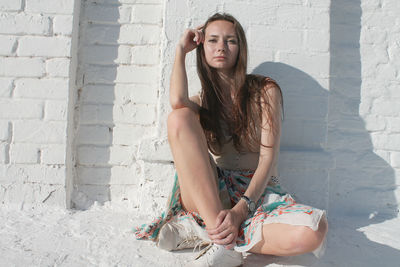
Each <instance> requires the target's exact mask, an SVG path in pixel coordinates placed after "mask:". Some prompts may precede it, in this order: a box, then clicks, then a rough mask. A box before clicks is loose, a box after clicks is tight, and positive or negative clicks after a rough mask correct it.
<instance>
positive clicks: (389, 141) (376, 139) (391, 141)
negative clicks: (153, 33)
mask: <svg viewBox="0 0 400 267" xmlns="http://www.w3.org/2000/svg"><path fill="white" fill-rule="evenodd" d="M371 140H372V144H373V146H374V148H375V149H382V150H390V151H400V134H399V133H393V134H386V133H372V134H371Z"/></svg>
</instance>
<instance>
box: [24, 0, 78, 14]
mask: <svg viewBox="0 0 400 267" xmlns="http://www.w3.org/2000/svg"><path fill="white" fill-rule="evenodd" d="M74 3H75V1H71V0H58V1H52V0H26V7H25V10H26V12H32V13H54V14H72V12H73V10H74Z"/></svg>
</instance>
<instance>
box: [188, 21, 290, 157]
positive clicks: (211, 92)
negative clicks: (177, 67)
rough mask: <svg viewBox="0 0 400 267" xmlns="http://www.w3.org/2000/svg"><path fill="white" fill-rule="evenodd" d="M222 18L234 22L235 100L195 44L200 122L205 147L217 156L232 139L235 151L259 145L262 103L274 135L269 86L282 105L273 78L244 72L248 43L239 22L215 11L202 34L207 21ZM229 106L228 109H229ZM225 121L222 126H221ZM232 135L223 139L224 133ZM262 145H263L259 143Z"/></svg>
mask: <svg viewBox="0 0 400 267" xmlns="http://www.w3.org/2000/svg"><path fill="white" fill-rule="evenodd" d="M217 20H225V21H229V22H231V23H233V25H234V28H235V31H236V36H237V38H238V45H239V53H238V58H237V61H236V64H235V66H234V67H233V68H234V70H233V77H234V87H235V92H236V96H235V98H234V99H235V101H234V102H233V103H232V100H231V95H230V93H228V94H227V93H226V90H227V89H226V88H221V85H220V84H221V82H220V77H219V75H218V73H217V71H216V70H215V69H214V68H212V67H210V66H209V65H208V64H207V62H206V59H205V55H204V47H203V44H200V45H199V46H198V47H197V51H196V54H197V73H198V75H199V78H200V82H201V87H202V89H201V99H202V107H201V109H200V123H201V125H202V127H203V131H204V133H205V136H206V139H207V144H208V148H209V149H210V151H211V152H212V153H213V154H215V155H218V154H220V148H221V147H222V145H223V143H226V142H228V141H230V140H231V139H232V140H233V144H234V146H235V148H236V149H237V150H238V151H243V150H245V149H244V148H247V150H251V151H253V150H255V149H256V148H255V145H258V146H259V145H260V144H261V135H260V131H258V130H257V129H258V128H259V127H261V122H262V114H263V110H262V103H263V104H264V108H265V109H266V110H264V112H266V113H267V118H268V119H267V126H268V128H269V130H270V131H271V132H272V133H273V134H277V129H276V128H277V125H276V122H275V121H274V119H273V116H272V115H273V112H277V111H274V110H272V105H271V103H270V102H271V101H270V99H269V96H268V93H267V91H268V90H269V89H271V88H272V87H276V88H278V89H279V93H280V100H281V101H280V105H281V106H282V107H283V102H282V91H281V89H280V87H279V85H278V84H277V83H276V82H275V81H274V80H272V79H270V78H266V77H263V76H261V75H246V70H247V42H246V36H245V33H244V30H243V28H242V26H241V25H240V23H239V22H238V21H237V20H236V19H235V18H234V17H233V16H231V15H229V14H226V13H224V14H220V13H216V14H214V15H213V16H211V17H210V18H209V19H208V20H207V21H206V23H205V24H204V27H203V31H204V33H205V31H206V29H207V26H208V24H209V23H211V22H213V21H217ZM229 107H230V108H229ZM222 122H223V123H224V126H225V127H224V129H223V128H222ZM224 131H228V135H230V136H231V138H229V139H228V140H227V139H226V135H224V133H225V134H226V132H224ZM261 145H263V146H265V147H272V145H271V146H266V145H264V144H261Z"/></svg>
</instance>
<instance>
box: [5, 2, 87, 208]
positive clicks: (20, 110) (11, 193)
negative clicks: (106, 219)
mask: <svg viewBox="0 0 400 267" xmlns="http://www.w3.org/2000/svg"><path fill="white" fill-rule="evenodd" d="M75 3H77V5H76V10H75V12H77V10H78V11H79V1H78V0H77V1H70V0H62V1H42V0H24V1H21V0H12V1H8V0H4V1H1V3H0V128H1V130H0V170H1V172H0V181H1V182H0V184H1V188H2V189H1V191H0V202H1V203H9V204H18V205H40V204H42V203H44V202H45V203H46V204H50V205H57V206H63V207H66V206H69V205H68V203H67V198H68V196H67V195H68V191H69V190H70V189H69V188H68V184H67V175H66V169H67V168H70V166H71V164H70V165H69V166H68V167H67V157H66V150H67V140H68V138H67V124H68V113H71V114H72V111H71V110H70V111H68V103H69V102H71V101H72V102H73V101H74V99H73V98H70V95H71V94H70V92H71V91H75V89H74V88H73V87H72V86H73V85H74V83H75V78H74V75H73V72H74V69H71V70H70V67H71V60H72V58H73V57H74V55H73V53H72V31H73V26H72V24H73V15H74V11H73V8H74V5H75ZM78 13H79V12H78ZM75 52H76V51H75Z"/></svg>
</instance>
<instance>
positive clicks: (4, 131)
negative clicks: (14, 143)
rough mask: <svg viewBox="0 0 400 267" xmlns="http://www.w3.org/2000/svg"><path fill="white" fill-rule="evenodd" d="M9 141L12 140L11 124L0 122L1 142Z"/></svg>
mask: <svg viewBox="0 0 400 267" xmlns="http://www.w3.org/2000/svg"><path fill="white" fill-rule="evenodd" d="M9 139H11V136H10V127H9V122H8V121H0V141H8V140H9Z"/></svg>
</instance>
